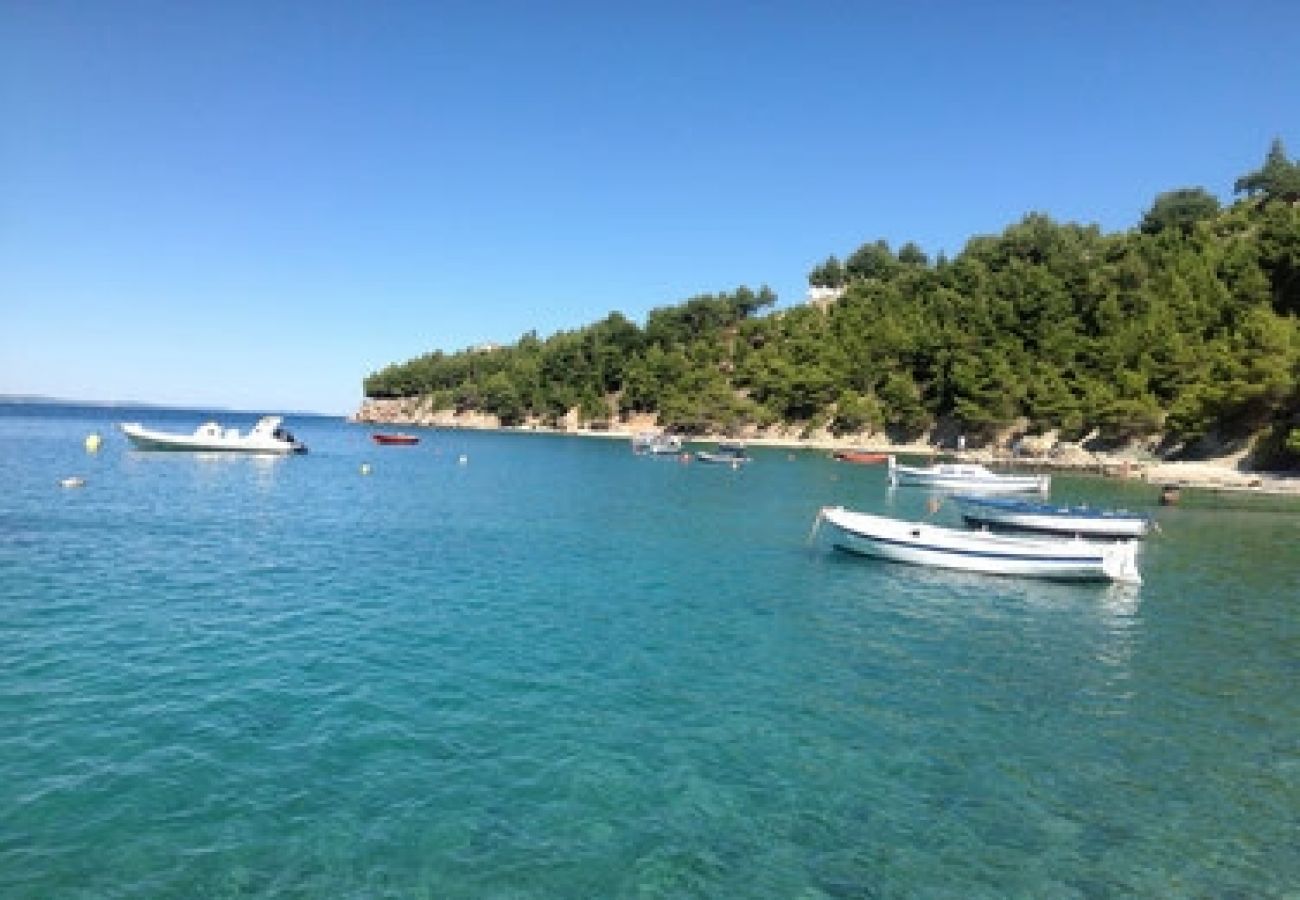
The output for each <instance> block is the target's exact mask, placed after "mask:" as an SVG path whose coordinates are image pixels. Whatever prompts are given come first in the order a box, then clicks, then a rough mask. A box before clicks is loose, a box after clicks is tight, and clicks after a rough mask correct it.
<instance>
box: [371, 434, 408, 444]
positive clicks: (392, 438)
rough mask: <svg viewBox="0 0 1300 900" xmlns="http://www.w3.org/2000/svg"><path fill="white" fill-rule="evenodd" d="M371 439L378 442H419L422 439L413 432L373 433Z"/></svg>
mask: <svg viewBox="0 0 1300 900" xmlns="http://www.w3.org/2000/svg"><path fill="white" fill-rule="evenodd" d="M370 439H371V440H372V441H374V442H375V443H376V444H407V445H409V444H418V443H420V439H419V438H418V437H416V436H415V435H413V434H400V433H399V434H372V435H371V436H370Z"/></svg>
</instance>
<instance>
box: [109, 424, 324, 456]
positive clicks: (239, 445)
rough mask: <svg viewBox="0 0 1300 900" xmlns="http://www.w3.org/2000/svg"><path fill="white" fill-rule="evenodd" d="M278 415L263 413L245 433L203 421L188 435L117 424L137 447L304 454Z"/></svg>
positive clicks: (300, 443)
mask: <svg viewBox="0 0 1300 900" xmlns="http://www.w3.org/2000/svg"><path fill="white" fill-rule="evenodd" d="M282 421H283V420H282V419H281V418H280V417H279V416H263V417H262V418H260V419H258V420H257V423H256V424H254V425H253V427H252V428H251V429H249V431H248V433H247V434H244V433H241V432H240V430H239V429H238V428H223V427H222V426H221V425H219V424H217V423H216V422H204V423H203V424H202V425H200V426H199V427H198V428H196V429H194V431H193V432H192V433H190V434H177V433H175V432H171V431H157V430H154V429H152V428H145V427H144V426H143V425H141V424H139V423H138V422H124V423H122V425H121V426H120V427H121V429H122V433H123V434H124V435H126V438H127V440H129V441H130V442H131V444H132V446H134V447H135V448H136V449H137V450H177V451H188V452H198V453H306V452H307V446H306V445H305V444H303V443H302V442H301V441H299V440H298V439H296V438H295V437H294V436H293V434H292V433H290V432H289V431H288V430H287V429H284V428H281V427H280V423H281V422H282Z"/></svg>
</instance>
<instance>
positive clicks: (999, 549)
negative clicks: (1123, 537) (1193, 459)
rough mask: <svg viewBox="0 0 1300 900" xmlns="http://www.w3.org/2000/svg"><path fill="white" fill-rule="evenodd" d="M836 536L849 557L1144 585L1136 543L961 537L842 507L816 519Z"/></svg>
mask: <svg viewBox="0 0 1300 900" xmlns="http://www.w3.org/2000/svg"><path fill="white" fill-rule="evenodd" d="M821 522H827V523H829V524H830V525H831V528H832V530H833V537H832V543H833V545H834V546H835V547H836V548H837V549H839V550H844V551H847V552H849V553H857V554H861V555H865V556H875V557H879V558H880V559H889V560H894V561H896V562H905V563H913V564H915V565H922V566H936V567H938V568H942V569H962V570H965V571H968V572H984V573H987V574H991V575H1022V576H1027V577H1032V578H1053V579H1059V580H1066V581H1107V580H1109V581H1126V582H1132V583H1138V582H1140V581H1141V580H1142V579H1141V576H1140V575H1139V574H1138V568H1137V542H1136V541H1116V542H1114V543H1110V544H1101V543H1095V542H1089V541H1082V540H1078V539H1066V538H1047V537H1039V538H1028V537H1010V536H1007V535H1001V534H991V533H989V532H987V531H960V530H958V529H954V528H942V527H940V526H938V525H931V524H929V523H926V522H906V521H903V520H901V519H891V518H887V517H885V516H873V515H869V514H868V513H860V512H853V511H851V510H847V509H844V508H843V507H840V506H835V507H826V508H824V509H822V510H821V511H819V512H818V513H817V522H816V523H815V525H814V527H817V525H820V523H821Z"/></svg>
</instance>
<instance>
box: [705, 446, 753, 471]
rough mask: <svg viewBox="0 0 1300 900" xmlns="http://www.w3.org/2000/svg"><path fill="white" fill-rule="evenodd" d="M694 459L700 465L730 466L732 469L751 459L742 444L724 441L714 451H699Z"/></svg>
mask: <svg viewBox="0 0 1300 900" xmlns="http://www.w3.org/2000/svg"><path fill="white" fill-rule="evenodd" d="M695 458H696V459H698V460H699V461H700V462H702V463H712V464H714V465H721V466H731V467H732V468H736V467H739V466H743V465H744V464H745V463H747V462H749V461H750V460H751V459H753V457H752V456H750V455H749V451H748V450H747V449H745V445H744V444H740V443H733V442H725V441H724V442H723V443H721V444H718V446H717V449H715V450H712V451H709V450H700V451H699V452H697V453H696V454H695Z"/></svg>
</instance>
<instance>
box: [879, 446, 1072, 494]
mask: <svg viewBox="0 0 1300 900" xmlns="http://www.w3.org/2000/svg"><path fill="white" fill-rule="evenodd" d="M888 462H889V483H890V485H900V484H902V485H909V484H910V485H922V486H925V487H934V488H944V489H948V490H961V491H975V492H980V493H1018V492H1021V491H1038V492H1040V493H1043V494H1046V493H1047V492H1048V490H1050V489H1051V486H1052V476H1051V475H1004V474H1002V473H1000V472H992V471H990V470H989V469H987V468H985V467H984V466H981V465H979V464H977V463H939V464H938V465H933V466H905V465H903V464H901V463H899V462H898V461H897V460H896V459H895V458H894V456H893V455H892V454H891V455H890V457H889V460H888Z"/></svg>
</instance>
